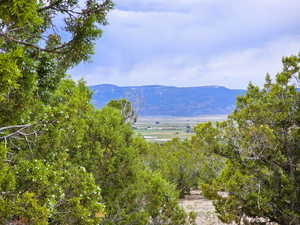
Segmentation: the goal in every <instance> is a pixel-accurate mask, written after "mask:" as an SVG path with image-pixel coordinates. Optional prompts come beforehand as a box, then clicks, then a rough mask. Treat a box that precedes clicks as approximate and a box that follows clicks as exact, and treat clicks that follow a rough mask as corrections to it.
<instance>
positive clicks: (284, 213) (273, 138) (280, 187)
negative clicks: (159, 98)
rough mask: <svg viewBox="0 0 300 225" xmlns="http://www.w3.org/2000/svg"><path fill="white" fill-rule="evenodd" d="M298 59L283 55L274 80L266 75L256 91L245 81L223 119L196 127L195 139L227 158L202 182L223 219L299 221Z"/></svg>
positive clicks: (212, 151)
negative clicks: (218, 172) (212, 176)
mask: <svg viewBox="0 0 300 225" xmlns="http://www.w3.org/2000/svg"><path fill="white" fill-rule="evenodd" d="M299 63H300V56H291V57H287V58H284V59H283V71H282V72H280V73H278V74H277V76H276V80H275V81H274V82H272V81H271V79H270V77H269V76H268V75H267V77H266V83H265V86H264V87H263V88H262V89H260V88H259V87H257V86H255V85H253V84H250V85H249V87H248V90H247V93H246V95H245V96H243V97H239V98H238V99H237V106H236V109H235V111H234V112H233V113H232V114H231V115H230V117H229V119H228V120H227V121H225V122H222V123H218V124H217V126H213V125H212V124H211V123H207V124H200V125H198V127H197V128H196V131H197V135H196V138H197V139H198V142H199V143H201V144H202V146H206V148H207V150H208V151H209V152H211V153H215V154H217V155H220V156H222V157H224V158H226V159H227V161H226V166H225V167H224V169H223V171H222V173H221V175H220V176H219V177H218V178H217V179H215V181H214V182H213V183H212V184H204V185H202V189H203V190H204V191H205V192H206V195H207V196H208V197H210V198H212V199H215V200H216V201H215V206H216V209H217V211H218V213H219V215H220V218H221V219H222V220H223V221H225V222H230V221H236V222H239V221H240V219H241V218H242V217H245V216H247V217H251V218H256V217H259V218H264V219H265V221H268V220H269V221H273V222H277V223H279V224H281V225H285V224H289V225H296V224H300V191H299V190H300V149H299V146H300V142H299V141H300V129H299V125H300V120H299V119H300V110H299V106H300V104H299V102H300V93H299V91H298V90H297V87H298V85H299V82H298V79H299V77H300V73H299V72H300V67H299ZM219 191H226V192H228V193H229V194H228V196H226V195H225V196H224V195H223V196H222V195H220V194H219Z"/></svg>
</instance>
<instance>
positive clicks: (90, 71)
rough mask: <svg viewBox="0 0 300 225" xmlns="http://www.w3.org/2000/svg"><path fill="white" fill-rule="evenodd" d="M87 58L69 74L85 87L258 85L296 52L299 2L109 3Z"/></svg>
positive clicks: (184, 0) (119, 0)
mask: <svg viewBox="0 0 300 225" xmlns="http://www.w3.org/2000/svg"><path fill="white" fill-rule="evenodd" d="M114 2H115V5H116V6H115V9H114V10H113V11H111V12H110V14H109V17H108V21H109V25H108V26H106V27H104V33H103V36H102V38H101V39H99V40H98V41H97V43H96V52H95V55H94V56H93V57H92V59H91V62H89V63H81V64H80V65H78V66H76V67H75V68H73V69H72V70H70V71H69V73H70V74H72V77H73V78H74V79H76V80H77V79H80V78H84V79H85V80H86V81H87V83H88V84H89V85H94V84H102V83H111V84H116V85H121V86H124V85H126V86H130V85H152V84H159V85H172V86H203V85H220V86H226V87H229V88H246V87H247V84H248V83H249V81H252V82H253V83H255V84H257V85H260V86H261V85H262V84H263V82H264V76H265V74H266V72H269V73H270V74H271V75H272V76H274V75H275V74H276V72H279V71H280V69H281V58H282V56H288V55H291V54H297V53H298V52H299V50H300V22H299V21H300V13H299V12H300V1H299V0H284V1H283V0H243V1H240V0H171V1H168V0H115V1H114Z"/></svg>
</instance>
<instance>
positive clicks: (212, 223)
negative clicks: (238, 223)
mask: <svg viewBox="0 0 300 225" xmlns="http://www.w3.org/2000/svg"><path fill="white" fill-rule="evenodd" d="M180 205H181V206H182V207H183V208H184V209H185V211H186V212H191V211H193V212H195V213H196V214H197V218H196V224H197V225H225V224H224V223H222V222H221V221H220V220H219V219H218V217H217V215H216V213H215V208H214V206H213V204H212V201H210V200H208V199H206V198H204V197H203V196H202V195H201V193H200V191H198V190H195V191H192V192H191V194H190V195H188V196H186V197H185V199H182V200H180Z"/></svg>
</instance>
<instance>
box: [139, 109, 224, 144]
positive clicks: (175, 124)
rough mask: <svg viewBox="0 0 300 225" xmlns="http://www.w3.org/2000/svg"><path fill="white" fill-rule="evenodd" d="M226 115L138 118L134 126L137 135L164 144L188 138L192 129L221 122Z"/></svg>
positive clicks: (191, 133)
mask: <svg viewBox="0 0 300 225" xmlns="http://www.w3.org/2000/svg"><path fill="white" fill-rule="evenodd" d="M226 118H227V115H203V116H198V117H140V118H138V121H137V122H136V123H135V124H134V129H135V132H136V134H137V135H140V136H142V137H144V138H145V139H146V140H149V141H154V142H165V141H169V140H171V139H172V138H181V139H184V138H189V137H191V136H192V135H193V127H194V126H195V125H197V124H199V123H203V122H207V121H223V120H225V119H226Z"/></svg>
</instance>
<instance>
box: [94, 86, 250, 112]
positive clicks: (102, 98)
mask: <svg viewBox="0 0 300 225" xmlns="http://www.w3.org/2000/svg"><path fill="white" fill-rule="evenodd" d="M90 88H91V90H92V91H93V92H94V94H93V97H92V103H93V104H94V105H95V107H96V108H101V107H103V106H104V105H106V104H107V103H108V102H109V101H110V100H112V99H120V98H127V99H128V100H130V101H132V102H134V104H136V105H137V107H138V110H139V115H141V116H186V117H188V116H200V115H213V114H229V113H231V112H232V110H233V109H234V107H235V102H236V97H237V96H240V95H243V94H244V93H245V90H242V89H228V88H225V87H222V86H200V87H173V86H161V85H146V86H125V87H119V86H116V85H112V84H100V85H94V86H90Z"/></svg>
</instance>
